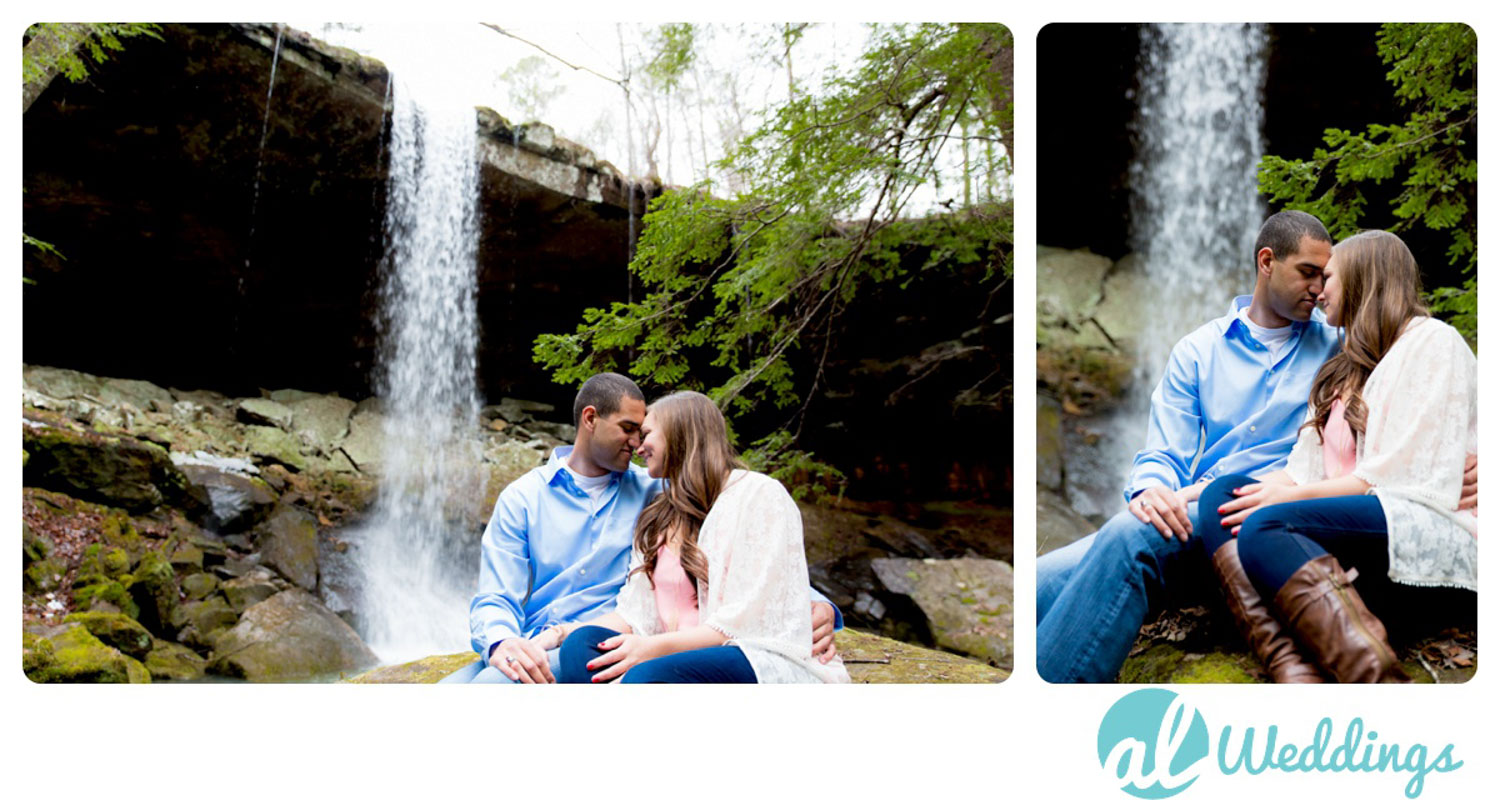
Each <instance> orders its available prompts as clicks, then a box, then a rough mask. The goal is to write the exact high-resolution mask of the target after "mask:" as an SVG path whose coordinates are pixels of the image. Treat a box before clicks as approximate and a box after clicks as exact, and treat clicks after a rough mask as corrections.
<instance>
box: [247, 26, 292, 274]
mask: <svg viewBox="0 0 1500 800" xmlns="http://www.w3.org/2000/svg"><path fill="white" fill-rule="evenodd" d="M285 32H286V31H285V29H283V28H281V27H279V26H278V27H277V28H276V44H275V46H273V47H272V48H271V78H270V80H268V81H266V110H265V114H264V116H262V117H261V121H260V147H259V148H257V149H256V151H255V185H254V189H253V190H252V191H251V194H250V240H249V243H248V244H246V245H245V268H246V269H247V270H248V269H249V268H250V249H251V247H253V246H254V245H255V212H256V210H257V209H258V207H259V206H260V169H261V164H262V162H263V161H264V159H265V154H266V137H267V136H268V135H269V134H270V132H271V94H272V92H274V91H275V90H276V65H277V64H278V63H280V61H281V37H282V35H283V34H285ZM239 286H240V291H242V292H243V291H244V289H245V278H244V276H243V275H242V276H240V281H239Z"/></svg>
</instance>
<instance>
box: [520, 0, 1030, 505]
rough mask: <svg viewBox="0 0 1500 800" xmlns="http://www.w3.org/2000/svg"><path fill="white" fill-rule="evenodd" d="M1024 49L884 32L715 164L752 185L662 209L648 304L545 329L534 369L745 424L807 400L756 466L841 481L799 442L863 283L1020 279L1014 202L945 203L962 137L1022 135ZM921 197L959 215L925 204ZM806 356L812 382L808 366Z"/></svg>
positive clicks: (962, 36) (648, 223)
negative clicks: (641, 387)
mask: <svg viewBox="0 0 1500 800" xmlns="http://www.w3.org/2000/svg"><path fill="white" fill-rule="evenodd" d="M1010 44H1011V38H1010V32H1009V31H1008V30H1006V29H1005V28H1004V27H1003V26H1001V25H978V24H976V25H938V24H923V25H910V26H908V25H897V26H892V27H882V28H876V29H874V30H873V31H872V36H871V39H870V44H869V45H868V47H867V49H866V51H865V53H864V54H863V55H862V58H861V59H860V61H859V64H858V66H857V67H855V68H854V69H853V70H852V72H850V73H848V74H845V75H840V76H837V77H834V78H833V79H831V80H830V81H829V82H828V84H827V89H826V90H825V91H823V92H820V93H818V95H817V96H812V95H808V94H799V95H798V96H796V97H794V98H793V99H792V100H791V101H790V102H788V103H787V104H785V105H783V106H781V107H780V108H777V109H775V110H774V112H772V113H771V114H770V116H769V119H768V121H767V122H766V123H765V124H764V125H762V126H761V127H760V128H759V129H758V130H756V131H754V132H753V133H751V134H749V135H748V136H747V137H745V138H744V140H743V141H742V142H741V143H740V144H739V145H738V147H737V148H736V149H735V150H734V151H733V152H731V153H730V154H728V155H727V156H726V157H725V158H724V159H723V160H722V161H721V162H720V163H719V164H718V165H717V166H718V167H719V168H720V169H721V170H722V171H724V172H726V173H730V174H734V175H736V176H739V178H740V179H741V180H743V187H744V188H743V191H741V192H739V193H737V194H736V195H735V196H733V197H727V198H725V197H718V196H715V194H714V189H715V186H714V185H713V184H711V183H707V182H705V183H700V184H698V185H696V186H693V187H689V188H685V189H677V190H670V191H668V192H666V193H664V194H663V195H661V196H660V197H658V198H657V199H656V200H654V201H653V203H652V205H651V207H650V209H649V213H648V214H647V215H646V216H645V217H644V227H643V230H642V233H641V237H640V240H639V242H638V244H637V249H636V252H635V257H634V258H633V260H632V261H631V263H630V268H631V270H632V271H634V273H635V274H636V276H637V277H638V278H639V280H640V282H641V284H642V285H643V286H644V287H645V288H646V290H647V294H646V296H645V297H644V298H643V299H641V300H640V301H638V302H632V303H618V302H617V303H614V304H613V305H612V306H611V307H609V308H593V309H588V310H587V311H586V312H585V313H584V318H583V321H582V323H581V324H579V325H578V326H577V329H576V330H575V331H574V332H573V333H565V334H544V335H542V336H540V337H538V339H537V342H536V346H535V356H536V359H537V360H538V361H539V362H541V363H542V364H544V365H546V366H547V367H549V368H550V369H551V370H552V374H553V378H554V379H555V380H557V381H558V382H561V383H566V384H573V385H577V384H578V383H580V382H581V381H583V380H584V379H586V378H587V377H588V376H589V375H592V374H594V373H596V372H599V371H601V370H621V371H627V372H629V373H630V374H631V375H633V376H635V377H636V378H637V379H638V380H640V381H642V382H643V383H645V384H647V385H649V386H653V387H662V388H666V387H671V388H693V389H699V390H702V391H706V392H707V393H708V394H709V395H710V396H711V397H713V398H714V399H715V401H716V402H718V404H719V406H720V407H721V408H722V409H724V410H725V412H726V414H727V415H728V416H729V417H730V418H731V419H732V420H733V419H735V418H737V417H741V416H743V415H744V414H745V413H747V412H748V411H750V410H751V409H752V408H755V407H757V406H760V405H762V404H767V403H769V404H771V405H772V406H774V407H776V408H789V407H796V410H795V412H794V413H793V415H792V419H789V420H788V422H787V423H786V424H785V425H784V426H782V427H781V428H779V429H777V430H775V431H773V432H772V433H771V434H770V435H768V436H766V437H765V438H762V439H760V440H759V441H758V442H756V443H755V446H754V447H752V448H750V450H749V451H748V452H747V457H748V458H749V459H750V460H751V461H752V462H753V463H755V464H756V465H757V466H759V467H761V468H766V469H770V470H772V471H773V472H779V473H780V474H779V475H778V477H788V476H791V475H793V474H794V473H795V475H797V476H802V477H809V476H811V477H813V478H817V477H823V478H832V479H837V478H839V477H840V476H838V475H837V474H836V473H835V472H834V471H833V470H832V469H831V468H830V467H827V466H826V465H821V464H818V463H817V462H816V461H814V460H813V459H812V458H811V457H810V454H808V453H803V452H801V451H798V450H797V449H796V448H795V443H796V438H797V435H798V433H799V432H800V426H801V423H802V420H803V418H804V417H805V412H806V409H807V406H808V403H809V402H810V400H811V398H812V397H813V394H814V392H815V391H816V390H817V388H818V386H819V382H820V380H821V378H822V370H823V364H824V363H825V360H826V357H827V355H828V352H829V348H830V346H831V345H832V343H833V337H834V336H835V331H836V323H837V321H838V319H839V317H840V315H841V314H842V313H843V311H844V310H845V309H847V308H849V306H850V305H851V304H852V303H854V302H856V301H857V299H858V297H859V295H860V292H861V290H862V289H864V288H865V287H868V286H870V285H872V284H876V283H891V282H895V283H898V284H900V285H904V284H905V283H906V282H909V281H910V280H912V279H913V277H914V276H915V275H916V274H917V273H918V272H920V271H924V270H953V269H956V268H958V267H964V266H969V267H973V266H975V265H982V267H983V268H982V269H981V270H980V272H981V273H982V274H983V276H984V278H983V280H982V281H981V282H980V283H981V285H980V286H976V287H975V290H976V291H987V292H998V290H999V287H1000V286H1001V285H1002V284H1003V283H1004V282H1005V281H1006V280H1007V279H1008V276H1009V274H1010V268H1011V262H1010V255H1009V253H1010V251H1009V246H1010V242H1011V233H1012V218H1011V210H1010V208H1009V206H1008V204H1006V203H1002V202H993V201H984V202H973V203H972V204H970V203H966V202H964V197H965V193H964V191H963V189H962V186H960V187H959V188H957V197H950V198H945V196H944V195H942V194H938V192H941V191H945V189H944V187H943V185H942V183H943V178H944V175H945V173H951V171H952V170H953V169H954V166H953V164H954V163H958V164H960V165H961V164H963V163H964V162H963V159H962V157H961V155H960V154H959V153H958V150H959V149H960V147H961V142H960V141H959V140H960V139H962V138H963V137H965V135H967V137H969V138H970V139H972V140H974V141H975V142H977V143H991V144H993V143H1000V142H1007V143H1008V141H1009V137H1010V125H1011V122H1010V120H1011V108H1012V105H1011V86H1010V83H1009V80H1008V76H1009V72H1008V70H1001V69H996V54H997V53H1002V52H1007V53H1008V51H1007V49H1008V48H1009V47H1010ZM1006 66H1008V64H1007V65H1006ZM965 131H967V134H965ZM1007 152H1008V150H1007ZM959 169H962V167H959ZM967 178H968V176H960V179H961V180H965V181H966V180H967ZM965 185H966V184H965ZM914 202H916V203H924V202H925V203H926V204H928V206H930V205H931V204H933V203H934V202H936V203H937V204H938V205H941V206H942V207H945V208H947V209H948V210H947V211H945V212H943V213H937V214H930V213H928V212H927V211H926V210H925V208H927V207H928V206H924V210H922V211H920V212H911V211H909V208H910V207H911V206H912V205H913V203H914ZM798 349H805V350H806V351H807V352H805V353H804V355H806V358H803V359H801V361H802V362H804V363H810V364H814V365H816V366H815V367H814V368H813V372H812V374H810V375H800V376H799V375H797V374H795V367H794V363H793V359H792V358H790V357H789V356H791V355H792V353H793V352H794V351H796V350H798Z"/></svg>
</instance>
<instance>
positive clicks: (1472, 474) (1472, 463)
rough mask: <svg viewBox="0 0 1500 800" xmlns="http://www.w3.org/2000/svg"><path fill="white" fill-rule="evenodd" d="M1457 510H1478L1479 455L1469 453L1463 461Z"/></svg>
mask: <svg viewBox="0 0 1500 800" xmlns="http://www.w3.org/2000/svg"><path fill="white" fill-rule="evenodd" d="M1458 507H1459V510H1463V509H1465V508H1472V509H1475V510H1476V511H1477V510H1478V509H1479V454H1478V453H1470V454H1469V457H1468V458H1466V459H1464V488H1463V490H1462V491H1460V492H1459V493H1458Z"/></svg>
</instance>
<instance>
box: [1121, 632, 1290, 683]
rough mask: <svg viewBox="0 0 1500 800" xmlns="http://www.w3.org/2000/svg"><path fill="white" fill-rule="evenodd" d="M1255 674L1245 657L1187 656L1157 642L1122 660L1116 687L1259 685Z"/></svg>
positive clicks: (1221, 654) (1248, 657)
mask: <svg viewBox="0 0 1500 800" xmlns="http://www.w3.org/2000/svg"><path fill="white" fill-rule="evenodd" d="M1259 674H1260V673H1259V670H1258V669H1257V668H1256V665H1255V663H1254V658H1253V657H1252V656H1251V655H1250V654H1249V653H1230V652H1224V651H1219V650H1216V651H1213V652H1210V653H1204V654H1198V653H1187V652H1184V651H1183V650H1182V649H1180V648H1179V647H1177V646H1175V645H1172V644H1169V643H1165V642H1158V643H1156V644H1154V645H1152V646H1151V647H1150V648H1149V649H1147V650H1146V651H1145V652H1143V653H1138V654H1136V655H1133V656H1131V657H1130V658H1127V659H1125V664H1124V665H1123V666H1121V667H1120V683H1259V682H1261V679H1260V678H1259V677H1257V676H1258V675H1259Z"/></svg>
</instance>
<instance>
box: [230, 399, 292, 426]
mask: <svg viewBox="0 0 1500 800" xmlns="http://www.w3.org/2000/svg"><path fill="white" fill-rule="evenodd" d="M234 414H235V418H236V419H238V420H239V421H240V422H243V423H245V424H246V425H270V426H274V427H277V428H283V429H285V428H290V427H291V426H292V410H291V409H290V408H287V407H286V406H285V405H282V404H281V403H278V402H276V401H275V400H270V399H267V398H264V397H247V398H245V399H243V400H241V401H240V402H239V403H238V404H237V405H236V406H235V409H234Z"/></svg>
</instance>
